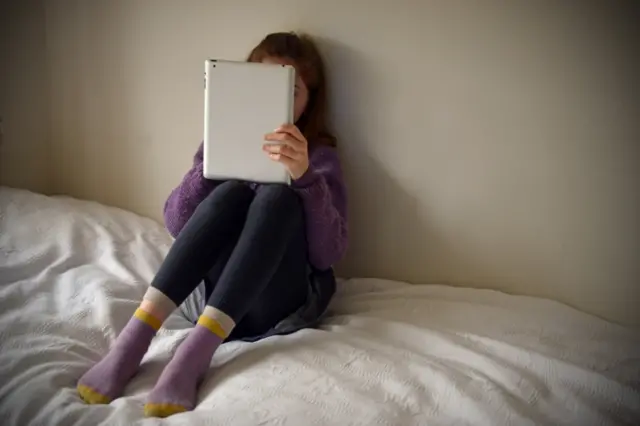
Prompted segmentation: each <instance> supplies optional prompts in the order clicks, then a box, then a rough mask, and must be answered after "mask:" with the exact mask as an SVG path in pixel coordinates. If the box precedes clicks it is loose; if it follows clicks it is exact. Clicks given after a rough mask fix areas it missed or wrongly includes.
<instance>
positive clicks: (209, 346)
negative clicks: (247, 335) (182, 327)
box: [144, 324, 223, 417]
mask: <svg viewBox="0 0 640 426" xmlns="http://www.w3.org/2000/svg"><path fill="white" fill-rule="evenodd" d="M222 341H223V338H221V337H220V336H218V335H216V334H215V333H212V332H211V331H210V330H209V329H207V328H206V327H204V326H202V325H200V324H198V325H196V326H195V328H194V329H193V330H191V332H190V333H189V336H187V338H186V339H185V341H184V342H182V344H181V345H180V346H179V347H178V350H177V351H176V353H175V355H174V356H173V359H172V360H171V361H170V362H169V364H167V366H166V367H165V368H164V371H163V372H162V374H161V375H160V378H159V379H158V383H157V384H156V386H155V387H154V388H153V390H152V391H151V393H150V394H149V397H148V399H147V403H146V404H145V406H144V414H145V416H147V417H168V416H170V415H172V414H177V413H181V412H184V411H191V410H193V408H194V407H195V405H196V398H197V392H198V385H199V384H200V381H201V380H202V377H203V376H204V374H205V373H206V372H207V370H208V369H209V365H210V363H211V357H212V356H213V354H214V352H215V351H216V349H218V346H220V344H221V343H222Z"/></svg>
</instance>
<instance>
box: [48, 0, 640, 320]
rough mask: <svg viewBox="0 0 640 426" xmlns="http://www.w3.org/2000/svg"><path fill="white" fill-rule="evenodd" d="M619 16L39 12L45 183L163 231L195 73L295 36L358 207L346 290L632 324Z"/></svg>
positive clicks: (542, 8)
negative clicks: (563, 312) (466, 291)
mask: <svg viewBox="0 0 640 426" xmlns="http://www.w3.org/2000/svg"><path fill="white" fill-rule="evenodd" d="M609 3H613V2H605V1H602V2H569V1H565V2H557V1H535V2H533V1H488V0H487V1H475V2H474V1H462V0H459V1H444V0H442V1H418V0H416V1H411V0H405V1H401V2H397V1H396V2H391V1H373V0H360V1H358V0H350V1H349V0H323V1H317V0H272V1H268V2H266V1H233V2H232V1H189V2H178V1H169V0H154V1H151V0H136V1H124V0H121V1H113V0H111V1H106V0H102V1H91V2H87V1H81V0H59V1H55V2H53V1H52V2H47V10H46V12H47V15H46V16H47V31H48V32H47V43H48V48H49V54H50V56H51V64H50V65H51V81H52V85H51V102H52V104H51V105H52V108H51V118H52V151H53V159H54V164H55V171H54V177H55V180H54V185H55V188H56V189H57V190H58V191H60V192H65V193H70V194H73V195H76V196H79V197H87V198H93V199H97V200H99V201H102V202H105V203H109V204H114V205H118V206H121V207H125V208H128V209H131V210H134V211H136V212H139V213H142V214H144V215H148V216H152V217H155V218H157V219H160V217H161V210H162V205H163V202H164V200H165V197H166V196H167V194H168V193H169V191H170V190H171V188H172V187H173V186H174V185H176V184H177V183H178V182H179V180H180V179H181V177H182V175H183V173H184V172H185V171H186V170H187V168H188V167H189V164H190V161H191V156H192V154H193V152H194V150H195V148H196V146H197V145H198V143H199V141H200V139H201V135H202V116H203V105H202V62H203V59H205V58H207V57H226V58H243V57H244V56H245V55H246V53H247V52H248V50H249V49H250V48H251V47H252V46H253V45H254V44H255V43H256V42H258V41H259V39H260V38H261V37H262V36H263V35H264V34H266V33H267V32H270V31H277V30H286V29H291V28H293V29H304V30H306V31H308V32H310V33H311V34H313V35H315V36H317V38H318V40H320V43H321V46H322V49H323V51H324V52H325V54H326V57H327V61H328V65H329V69H330V74H331V81H332V84H333V103H332V107H333V113H332V118H333V121H334V124H335V128H336V130H337V133H338V135H339V137H340V146H341V151H342V156H343V160H344V164H345V167H346V170H347V178H348V184H349V187H350V193H351V201H352V203H351V229H352V244H351V251H350V254H349V257H348V259H347V260H346V261H345V262H344V264H343V265H341V268H340V269H341V272H342V273H344V274H345V275H357V276H378V277H389V278H397V279H402V280H409V281H412V282H436V283H449V284H454V285H468V286H475V287H487V288H496V289H502V290H506V291H509V292H513V293H522V294H531V295H538V296H547V297H553V298H556V299H558V300H561V301H563V302H567V303H569V304H571V305H573V306H577V307H580V308H582V309H585V310H587V311H590V312H593V313H595V314H597V315H601V316H604V317H606V318H610V319H615V320H619V321H623V322H627V323H636V324H639V323H640V318H639V314H638V313H637V306H638V302H639V301H640V300H639V299H640V297H639V293H640V291H639V284H640V267H639V266H638V263H636V262H637V260H638V253H640V241H639V240H640V238H639V236H640V229H639V227H640V226H639V221H638V218H639V217H640V200H639V196H640V191H639V190H638V182H639V181H640V179H639V178H640V176H639V172H638V159H639V158H640V149H639V144H640V131H639V125H638V121H637V118H638V114H639V111H640V108H639V105H638V102H639V99H640V97H639V96H638V95H639V94H640V93H639V92H638V88H639V86H638V77H637V76H638V75H640V69H639V67H638V61H637V59H638V57H637V50H636V49H637V45H632V43H633V40H640V35H639V34H638V29H637V26H636V24H637V19H636V18H637V10H633V8H634V7H633V6H629V7H626V9H625V6H624V5H630V4H632V2H629V3H622V2H615V3H616V4H618V5H619V7H618V9H617V10H616V9H614V8H613V7H612V6H610V4H609ZM636 9H637V8H636ZM634 27H636V28H634ZM630 58H635V61H634V60H632V59H630Z"/></svg>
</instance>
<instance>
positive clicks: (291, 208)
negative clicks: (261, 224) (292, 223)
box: [255, 185, 302, 215]
mask: <svg viewBox="0 0 640 426" xmlns="http://www.w3.org/2000/svg"><path fill="white" fill-rule="evenodd" d="M255 202H256V203H259V204H260V207H261V208H264V209H268V210H269V211H278V212H279V213H280V214H282V213H287V214H291V215H295V214H297V212H299V211H301V210H302V209H301V204H300V197H299V196H298V194H296V192H295V191H294V190H293V189H291V188H290V187H288V186H286V185H264V186H261V187H260V188H259V189H258V192H257V194H256V199H255Z"/></svg>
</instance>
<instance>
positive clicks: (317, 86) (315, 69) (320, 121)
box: [247, 32, 336, 146]
mask: <svg viewBox="0 0 640 426" xmlns="http://www.w3.org/2000/svg"><path fill="white" fill-rule="evenodd" d="M266 57H275V58H286V59H289V60H291V61H292V62H293V63H294V65H295V68H296V71H297V72H299V73H300V77H301V78H302V80H303V81H304V84H305V85H306V86H307V89H308V90H309V100H308V102H307V107H306V108H305V110H304V112H303V113H302V115H301V116H300V118H299V119H298V122H297V123H296V124H297V126H298V128H300V131H301V132H302V133H303V134H304V136H305V137H306V138H307V141H308V142H309V144H310V145H316V144H317V145H329V146H335V145H336V138H335V137H334V136H333V134H331V132H330V131H329V129H328V126H327V108H328V105H327V81H326V77H325V72H324V62H323V61H322V57H321V56H320V52H319V51H318V49H317V47H316V45H315V44H314V43H313V41H312V40H311V38H310V37H309V36H307V35H298V34H296V33H294V32H287V33H273V34H269V35H267V36H266V37H265V38H264V39H263V40H262V41H261V42H260V43H259V44H258V45H257V46H256V47H255V48H254V49H253V50H252V51H251V53H250V54H249V57H248V58H247V61H248V62H262V60H263V59H264V58H266Z"/></svg>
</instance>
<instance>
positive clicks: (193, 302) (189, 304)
mask: <svg viewBox="0 0 640 426" xmlns="http://www.w3.org/2000/svg"><path fill="white" fill-rule="evenodd" d="M335 291H336V280H335V276H334V274H333V270H332V269H329V270H326V271H315V270H311V271H310V274H309V286H308V292H307V299H306V300H305V302H304V303H303V304H302V306H300V307H299V308H298V309H297V310H296V311H294V312H292V313H291V314H290V315H289V316H287V317H286V318H284V319H283V320H282V321H280V322H278V323H277V324H276V325H274V326H273V327H271V328H270V329H269V330H268V331H267V332H266V333H263V334H261V335H259V336H248V337H243V338H241V339H238V340H242V341H245V342H255V341H258V340H261V339H264V338H266V337H269V336H275V335H283V334H291V333H294V332H296V331H298V330H301V329H303V328H310V327H315V326H316V325H317V324H318V323H319V322H320V320H321V319H322V317H323V316H324V314H325V313H326V311H327V308H328V307H329V302H330V301H331V298H332V297H333V294H334V293H335ZM206 305H207V300H206V289H205V284H204V282H201V283H200V285H198V287H196V289H195V290H194V291H193V292H192V293H191V294H190V295H189V296H188V297H187V298H186V299H185V301H184V302H183V303H182V304H181V305H180V311H181V313H182V315H183V316H184V317H185V318H186V319H187V320H188V321H190V322H192V323H194V324H195V323H196V322H198V318H199V317H200V315H201V314H202V312H204V308H205V307H206Z"/></svg>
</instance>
